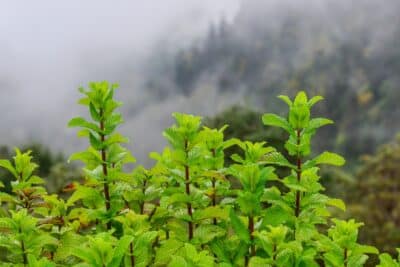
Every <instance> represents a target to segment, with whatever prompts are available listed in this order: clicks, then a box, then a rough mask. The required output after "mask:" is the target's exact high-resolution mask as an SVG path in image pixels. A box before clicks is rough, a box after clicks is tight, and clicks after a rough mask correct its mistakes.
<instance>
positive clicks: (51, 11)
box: [0, 0, 238, 154]
mask: <svg viewBox="0 0 400 267" xmlns="http://www.w3.org/2000/svg"><path fill="white" fill-rule="evenodd" d="M237 8H238V3H237V1H234V0H219V1H212V0H202V1H196V0H180V1H179V0H163V1H138V0H137V1H113V2H110V1H98V0H96V1H78V0H74V1H50V0H49V1H2V3H1V4H0V58H1V60H0V92H1V97H0V112H1V128H0V143H3V144H8V145H10V146H15V145H19V144H21V143H26V142H29V141H39V142H43V143H46V144H50V145H51V146H52V147H53V148H55V149H59V150H61V149H62V150H64V151H66V152H67V153H69V152H71V150H75V149H76V148H77V146H79V147H82V149H83V148H84V142H80V141H77V140H76V138H75V137H74V132H75V131H74V130H67V129H66V123H67V121H68V119H69V118H70V117H72V116H75V115H83V113H84V110H82V109H78V108H77V107H76V106H77V105H76V101H77V99H78V97H79V95H78V93H77V88H78V87H79V86H84V85H85V84H87V83H88V82H89V81H93V80H105V79H108V80H110V81H112V82H119V83H120V87H121V89H120V92H119V94H118V95H124V96H127V95H128V96H132V97H131V98H129V101H124V102H125V105H126V106H127V108H128V107H130V108H135V107H136V104H138V103H140V104H141V107H142V108H143V107H145V106H143V105H142V104H143V103H144V102H143V101H145V102H146V103H147V102H149V103H150V101H149V99H148V98H149V96H147V92H146V88H145V87H144V86H143V84H144V81H143V76H144V75H145V74H144V71H145V68H146V67H147V66H149V62H147V60H148V59H149V58H150V57H152V56H153V53H154V52H155V51H156V50H157V48H160V47H162V51H161V53H173V51H174V50H177V49H179V48H183V47H185V46H187V45H188V44H190V43H191V42H192V41H194V40H196V39H198V38H200V37H201V36H202V35H203V34H204V33H205V31H206V30H207V29H208V26H209V24H210V23H213V22H215V21H218V20H219V19H220V18H221V17H222V16H223V17H224V18H227V19H230V18H232V17H233V16H234V14H235V12H237ZM157 53H159V52H157ZM161 53H160V54H161ZM155 60H157V59H155ZM118 95H117V96H118ZM138 112H139V111H138ZM153 123H154V121H153ZM147 125H148V124H147ZM135 126H136V127H137V128H140V126H141V125H135ZM129 129H132V127H129ZM147 129H150V128H147ZM129 131H130V130H129ZM141 133H142V134H141V135H139V137H144V136H145V134H144V135H143V132H141ZM127 134H128V135H129V137H131V139H132V142H133V140H135V141H136V142H141V141H143V140H138V139H139V137H138V138H136V136H135V131H132V132H131V131H130V132H129V133H127ZM157 134H158V135H159V139H161V132H159V133H157ZM132 137H133V138H132ZM66 144H68V145H66ZM143 149H145V148H143ZM142 154H143V152H142Z"/></svg>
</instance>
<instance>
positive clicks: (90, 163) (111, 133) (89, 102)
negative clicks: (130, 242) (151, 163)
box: [68, 82, 135, 230]
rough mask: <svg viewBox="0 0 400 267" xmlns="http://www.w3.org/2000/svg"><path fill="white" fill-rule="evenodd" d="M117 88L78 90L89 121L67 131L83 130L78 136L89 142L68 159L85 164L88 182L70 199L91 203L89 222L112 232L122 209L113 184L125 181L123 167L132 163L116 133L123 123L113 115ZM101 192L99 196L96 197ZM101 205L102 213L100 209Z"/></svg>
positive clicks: (105, 84) (92, 85) (102, 86)
mask: <svg viewBox="0 0 400 267" xmlns="http://www.w3.org/2000/svg"><path fill="white" fill-rule="evenodd" d="M117 87H118V86H117V85H116V84H111V85H110V84H109V83H108V82H99V83H90V84H89V89H88V90H85V89H84V88H80V89H79V91H80V92H81V93H82V94H84V95H85V97H83V98H82V99H81V100H80V101H79V103H80V104H81V105H84V106H86V107H88V109H89V112H90V117H91V119H92V121H88V120H86V119H85V118H83V117H76V118H74V119H72V120H71V121H70V122H69V123H68V126H69V127H80V128H82V130H81V131H79V133H78V136H80V137H87V138H88V139H89V142H90V147H89V148H88V149H87V150H85V151H83V152H79V153H76V154H74V155H72V156H71V158H70V160H81V161H83V162H84V163H85V164H86V167H85V168H84V172H85V175H86V178H87V183H86V186H85V187H82V189H79V188H78V189H77V191H76V192H75V194H74V195H73V196H72V198H74V200H75V201H76V200H79V199H83V200H84V204H89V203H87V202H89V201H90V202H91V203H90V207H91V208H92V209H94V211H88V213H89V214H90V218H89V220H92V221H94V220H98V219H101V221H103V222H105V223H106V227H107V229H108V230H110V229H111V221H112V218H113V217H115V216H116V214H117V213H118V211H119V210H120V209H121V208H122V207H123V205H124V203H123V201H122V199H121V198H120V195H119V193H120V192H119V190H120V188H119V187H118V184H117V183H116V182H117V181H119V180H123V178H124V177H126V175H125V174H124V173H123V172H122V168H123V165H124V164H126V163H131V162H135V159H134V158H133V157H132V156H131V154H130V153H129V151H128V150H126V149H125V148H123V147H122V146H121V144H122V143H126V142H128V139H127V138H125V137H124V136H122V135H121V134H120V133H117V132H115V129H116V128H117V126H118V125H120V124H121V123H122V122H123V120H122V116H121V114H120V113H118V112H116V111H115V110H116V108H118V107H119V106H120V105H121V103H120V102H117V101H115V100H114V99H113V95H114V91H115V89H116V88H117ZM100 187H102V189H100ZM100 191H101V192H102V196H100V195H99V194H98V192H100ZM88 197H90V200H89V199H88ZM70 200H71V199H70ZM100 201H101V202H103V205H104V208H103V209H102V208H101V207H100V206H99V204H100V203H99V202H100ZM70 202H71V201H70Z"/></svg>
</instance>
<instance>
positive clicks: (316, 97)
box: [308, 95, 324, 108]
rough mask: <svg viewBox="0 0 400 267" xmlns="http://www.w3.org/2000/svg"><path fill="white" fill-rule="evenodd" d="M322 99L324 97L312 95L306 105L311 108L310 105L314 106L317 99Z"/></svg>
mask: <svg viewBox="0 0 400 267" xmlns="http://www.w3.org/2000/svg"><path fill="white" fill-rule="evenodd" d="M323 99H324V98H323V97H322V96H320V95H317V96H314V97H312V98H311V99H310V100H309V101H308V106H309V107H310V108H311V107H312V106H314V105H315V104H316V103H318V102H319V101H321V100H323Z"/></svg>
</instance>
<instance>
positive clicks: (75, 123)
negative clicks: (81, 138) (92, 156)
mask: <svg viewBox="0 0 400 267" xmlns="http://www.w3.org/2000/svg"><path fill="white" fill-rule="evenodd" d="M68 127H83V128H86V129H89V130H92V131H94V132H96V133H100V132H101V131H100V128H99V126H97V125H96V124H94V123H91V122H88V121H86V120H85V119H84V118H82V117H76V118H73V119H71V120H70V121H69V122H68Z"/></svg>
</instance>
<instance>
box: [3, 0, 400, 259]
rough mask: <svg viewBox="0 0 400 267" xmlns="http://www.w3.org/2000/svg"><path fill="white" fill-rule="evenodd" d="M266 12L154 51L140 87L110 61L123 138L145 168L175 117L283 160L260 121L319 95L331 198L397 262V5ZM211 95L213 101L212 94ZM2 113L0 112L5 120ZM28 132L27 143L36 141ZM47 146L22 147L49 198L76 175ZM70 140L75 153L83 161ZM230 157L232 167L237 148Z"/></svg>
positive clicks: (292, 2)
mask: <svg viewBox="0 0 400 267" xmlns="http://www.w3.org/2000/svg"><path fill="white" fill-rule="evenodd" d="M267 2H271V1H263V0H246V1H242V5H241V6H240V8H239V10H238V12H237V14H236V15H235V17H234V18H233V19H230V20H229V21H227V20H225V19H224V18H222V19H221V20H219V22H213V23H210V25H209V27H208V30H207V32H206V33H205V34H204V36H202V37H201V38H199V39H196V40H194V41H193V42H190V43H191V45H186V46H184V47H182V46H179V45H177V44H176V47H178V48H177V49H174V50H168V51H165V50H163V48H162V47H164V46H162V45H161V46H160V45H159V46H157V47H156V48H154V50H152V51H151V56H150V57H149V58H146V59H147V61H146V65H144V67H143V68H144V69H145V70H146V71H145V72H143V73H140V75H138V74H137V73H135V75H134V74H133V71H132V69H131V68H129V66H131V65H134V64H133V63H132V62H133V59H132V58H131V57H130V54H129V53H126V55H125V54H124V55H123V56H121V58H123V59H124V61H123V62H122V64H120V62H118V61H117V60H115V61H116V62H117V63H116V65H118V67H115V66H113V65H110V66H108V65H107V69H106V71H105V73H107V75H108V74H109V73H111V74H110V75H111V77H112V78H115V79H116V80H117V81H121V82H122V85H124V84H123V83H124V82H125V86H121V87H122V88H127V89H128V90H121V97H120V99H122V100H123V101H124V104H125V105H124V107H123V109H124V110H123V114H124V118H125V119H126V126H124V127H125V128H124V129H123V130H124V131H125V132H127V133H128V134H127V135H128V136H130V135H131V136H132V137H133V138H134V139H133V141H132V143H133V144H139V145H140V146H138V147H135V146H133V151H132V152H133V154H134V155H135V156H137V157H138V159H144V158H147V153H148V152H150V150H151V149H153V148H154V147H155V146H157V147H160V146H161V145H163V144H161V143H160V141H159V140H161V139H162V136H161V131H162V129H163V128H165V127H167V125H169V123H170V121H168V119H170V111H183V112H191V113H196V114H198V113H201V115H205V116H206V117H207V118H206V119H205V121H204V124H205V125H207V126H209V127H217V128H219V127H222V126H223V125H225V124H228V125H229V127H228V128H227V129H226V131H225V134H226V137H227V138H231V137H236V138H240V139H242V140H250V141H267V142H268V143H269V144H270V145H273V146H275V147H278V148H282V145H283V144H282V143H283V142H282V141H283V140H284V139H285V136H283V133H282V132H281V131H279V129H270V128H266V127H264V126H263V125H262V122H261V114H262V113H264V112H275V113H280V114H282V115H283V112H284V105H282V104H281V102H280V100H278V99H277V98H276V96H277V95H280V94H286V95H289V96H291V97H293V96H294V95H295V94H296V92H298V91H299V90H306V91H307V92H308V93H309V95H316V94H319V95H322V96H324V97H325V98H326V101H324V102H323V103H321V104H318V105H316V106H315V110H314V113H315V114H314V115H316V116H318V115H320V116H323V117H328V118H330V119H332V120H334V121H335V124H334V125H330V126H327V127H325V128H323V129H321V131H319V132H318V133H317V135H316V137H315V140H314V143H313V148H314V152H315V153H318V152H320V151H322V150H331V151H334V152H338V153H341V154H342V155H343V156H345V158H346V160H347V164H346V166H345V167H344V168H342V169H340V170H339V169H323V173H324V175H323V182H324V186H325V187H326V190H327V193H328V194H329V195H331V196H334V197H339V198H343V199H344V200H345V202H346V204H347V207H348V209H347V212H346V214H340V216H343V217H347V216H349V217H354V218H356V219H357V220H358V221H363V222H364V223H365V225H366V226H365V227H364V228H362V229H361V239H362V242H366V243H368V244H371V245H374V246H377V247H378V248H379V249H380V250H382V251H389V252H391V253H393V252H394V251H391V249H394V248H396V247H398V246H399V244H400V201H399V200H400V194H399V191H400V138H399V137H396V135H397V134H398V133H399V132H400V105H399V101H400V16H398V14H400V1H398V0H386V1H384V3H383V2H382V1H370V0H357V1H345V0H337V1H325V2H324V4H320V3H321V2H322V1H319V2H318V1H311V0H310V1H305V2H310V3H314V4H315V5H311V4H310V5H305V4H304V2H303V1H297V0H285V1H277V2H282V3H281V4H280V5H279V7H271V6H268V5H267V4H265V3H267ZM317 2H318V3H319V4H316V3H317ZM350 2H351V3H350ZM299 3H300V4H299ZM277 6H278V5H277ZM90 14H92V12H90ZM85 16H86V14H85ZM127 35H128V34H127ZM121 38H122V37H121ZM115 39H116V40H117V41H118V40H119V39H118V38H115ZM66 43H68V42H66ZM91 45H92V44H91ZM91 49H92V48H91ZM93 49H94V51H95V52H96V50H95V48H93ZM134 49H135V48H132V50H134ZM168 49H169V48H168ZM171 51H172V52H171ZM101 53H103V52H101ZM110 54H111V52H110ZM79 55H80V54H79ZM90 59H91V60H92V58H90ZM79 62H80V61H79ZM35 63H36V61H35ZM83 65H84V66H85V68H86V66H87V65H85V64H83ZM94 65H95V64H94ZM99 65H100V64H99ZM88 66H89V65H88ZM121 66H122V67H121ZM98 67H99V66H98V65H95V67H94V69H96V70H97V68H98ZM113 67H115V68H113ZM121 68H123V69H124V70H121ZM113 75H114V76H113ZM60 76H63V75H60ZM88 76H89V77H92V75H88ZM132 76H134V78H137V76H140V77H141V80H140V83H139V85H138V86H139V89H132V88H135V87H134V86H131V87H129V86H130V85H132V84H130V83H129V81H130V80H132ZM96 77H97V76H96ZM101 77H103V76H101ZM107 77H108V76H107ZM80 78H81V77H80ZM127 81H128V82H127ZM69 85H70V84H68V86H69ZM140 86H143V87H140ZM209 87H211V88H212V90H210V91H207V90H208V89H207V88H209ZM129 89H132V90H129ZM65 95H67V94H65ZM4 99H6V98H4ZM74 99H75V98H74ZM6 101H8V99H7V100H6ZM74 101H75V100H74ZM182 103H183V104H182ZM232 103H233V105H231V104H232ZM235 103H237V104H235ZM7 104H8V103H5V105H0V110H1V108H4V109H6V108H7V109H10V107H9V105H7ZM56 105H58V104H56ZM58 106H66V108H67V109H68V111H70V109H71V107H70V106H68V105H63V104H59V105H58ZM195 107H197V109H196V108H195ZM29 112H30V111H29ZM64 113H66V112H64ZM64 113H63V114H64ZM6 114H7V113H6ZM13 116H16V115H13ZM40 118H41V119H42V114H40ZM167 118H168V119H167ZM9 120H10V121H13V120H14V118H13V117H12V118H11V117H10V118H9ZM65 121H67V119H66V120H65ZM30 122H31V124H32V125H34V126H32V127H31V128H32V129H31V131H33V129H34V130H36V128H38V127H36V124H35V123H33V122H32V121H30ZM62 123H64V122H62ZM51 125H52V124H51V123H49V126H48V127H49V128H50V127H52V126H51ZM63 125H65V123H64V124H63ZM149 127H152V128H149ZM4 129H5V130H4ZM4 129H0V130H2V131H3V132H2V133H4V135H6V133H7V132H8V131H10V130H9V129H8V128H7V127H4ZM48 130H49V129H47V128H46V132H47V131H48ZM29 133H31V132H29ZM50 133H52V132H50V131H49V134H50ZM42 134H43V133H42ZM156 137H157V138H159V139H156ZM50 139H51V138H48V140H46V141H48V142H49V143H45V142H44V141H41V142H38V143H32V144H26V145H23V146H22V147H23V148H24V149H25V150H26V149H31V150H32V151H33V155H34V158H35V160H36V162H37V163H38V164H39V165H40V168H39V170H38V172H39V175H40V176H42V177H44V178H45V179H46V180H47V181H48V189H49V191H50V192H61V191H62V188H63V187H64V186H65V185H66V184H67V183H69V182H70V181H71V180H79V179H80V177H81V173H80V171H79V168H77V166H75V165H72V164H68V163H67V162H66V158H67V157H66V156H64V155H63V154H59V153H56V152H54V151H53V150H52V149H50V147H52V148H53V147H54V144H51V142H56V143H58V146H59V147H60V146H65V147H66V146H67V145H66V144H65V143H63V142H60V140H59V139H57V140H56V141H54V140H50ZM63 140H64V139H63ZM69 140H70V141H69V143H68V144H69V145H68V150H79V146H78V147H77V145H76V143H74V144H72V143H73V142H75V141H72V138H71V139H69ZM74 140H75V139H74ZM70 142H71V143H70ZM154 144H157V145H154ZM149 147H150V148H149ZM68 150H66V151H68ZM144 151H145V152H146V153H145V152H144ZM227 152H228V153H227V162H229V155H230V154H232V153H236V152H237V148H235V147H233V148H230V149H229V150H228V151H227ZM11 155H13V151H12V148H11V147H9V146H1V147H0V158H10V157H11ZM0 179H1V180H2V181H4V182H5V185H6V190H9V186H8V185H9V181H10V177H9V174H7V173H5V172H4V171H1V170H0Z"/></svg>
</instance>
